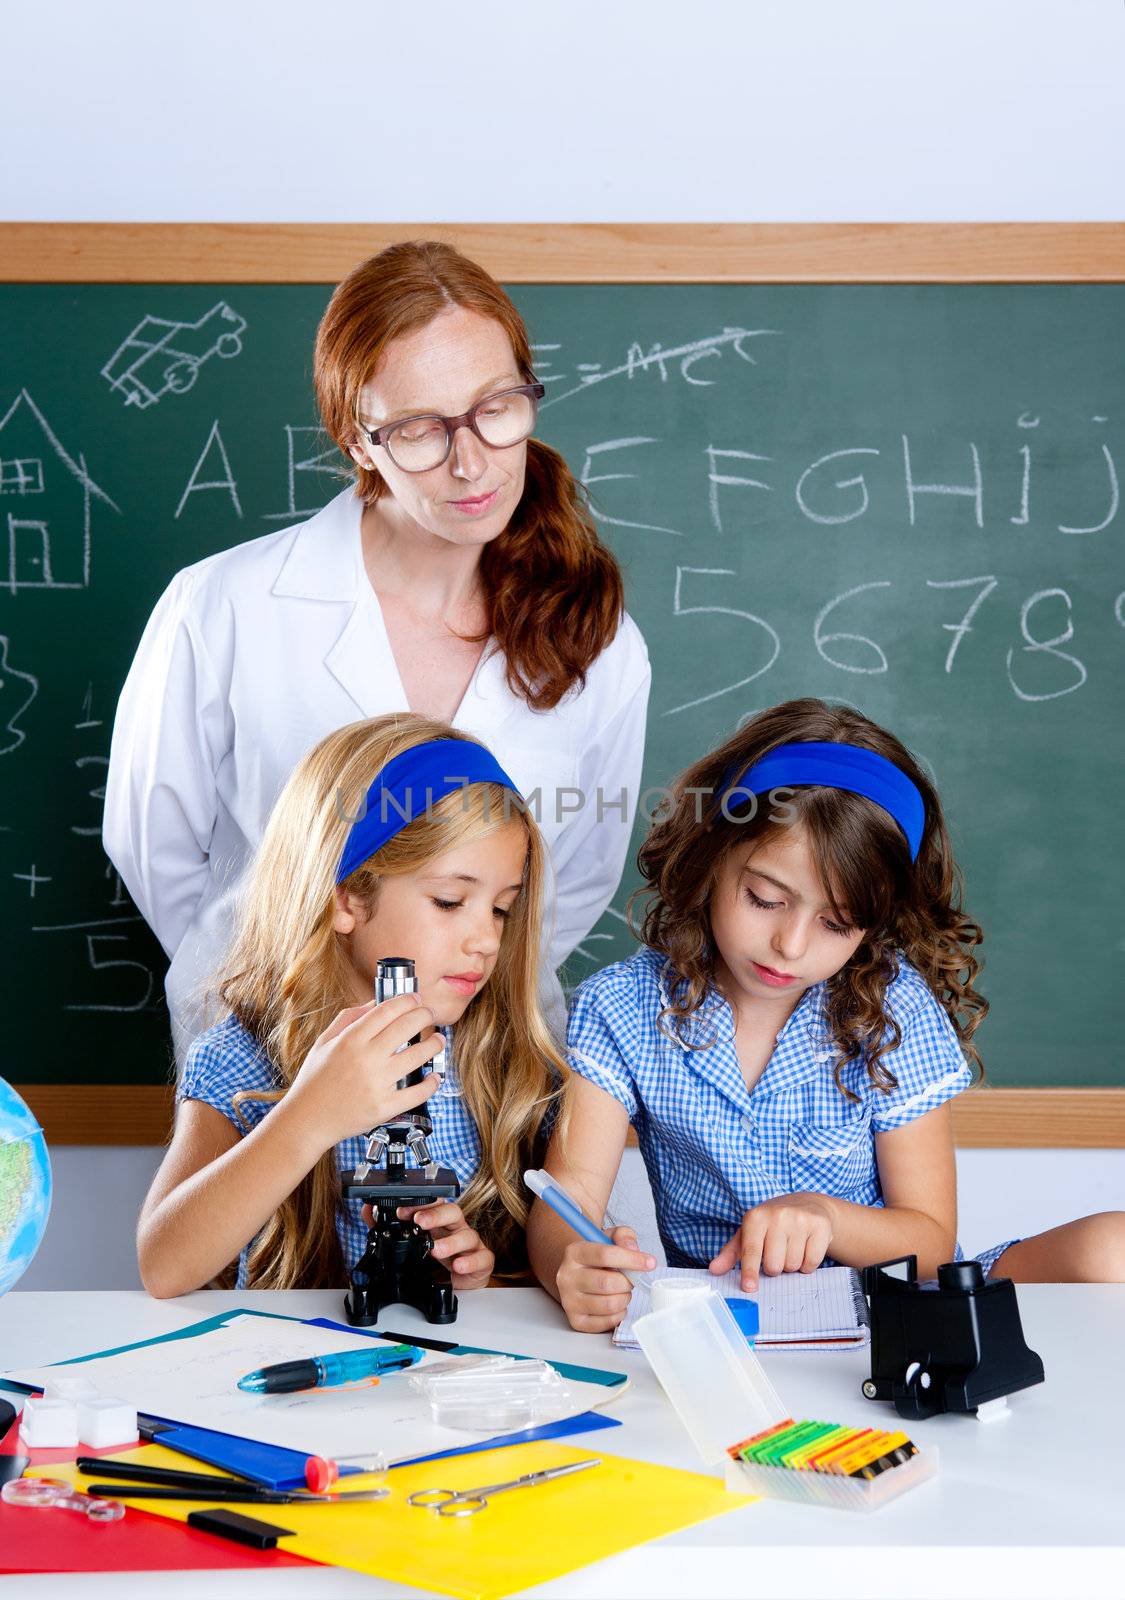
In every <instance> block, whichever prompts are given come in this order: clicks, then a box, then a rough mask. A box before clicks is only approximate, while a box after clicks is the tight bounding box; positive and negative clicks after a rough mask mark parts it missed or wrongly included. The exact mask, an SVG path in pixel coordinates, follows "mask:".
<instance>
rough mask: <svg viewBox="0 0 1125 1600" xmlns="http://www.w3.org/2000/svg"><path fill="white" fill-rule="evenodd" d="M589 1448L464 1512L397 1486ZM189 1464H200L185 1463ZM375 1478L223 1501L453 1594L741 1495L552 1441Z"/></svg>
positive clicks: (463, 1479) (367, 1565)
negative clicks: (417, 1498)
mask: <svg viewBox="0 0 1125 1600" xmlns="http://www.w3.org/2000/svg"><path fill="white" fill-rule="evenodd" d="M591 1456H598V1457H599V1458H600V1460H601V1462H602V1465H601V1466H600V1467H594V1468H592V1469H591V1470H590V1471H589V1472H582V1473H578V1474H576V1475H575V1476H574V1477H571V1478H560V1479H557V1480H556V1481H555V1482H553V1483H543V1484H536V1485H535V1486H534V1487H532V1488H530V1489H516V1490H514V1491H512V1492H511V1493H510V1494H505V1495H500V1496H498V1497H497V1498H496V1499H495V1500H493V1501H491V1502H490V1503H489V1505H488V1507H487V1508H486V1509H485V1510H484V1511H482V1512H480V1514H479V1515H477V1516H475V1517H456V1518H454V1517H438V1516H437V1515H436V1514H435V1513H434V1512H433V1511H428V1510H425V1509H423V1508H421V1507H417V1506H411V1505H408V1504H407V1496H408V1495H409V1494H411V1493H413V1491H414V1490H415V1489H432V1488H442V1489H469V1488H476V1487H478V1486H479V1485H480V1484H484V1483H498V1482H500V1481H501V1480H502V1479H507V1478H515V1477H518V1476H519V1475H520V1474H521V1473H524V1472H538V1471H539V1470H541V1469H542V1468H544V1467H555V1466H561V1465H562V1464H563V1463H564V1462H569V1461H582V1460H586V1459H588V1458H589V1457H591ZM120 1459H121V1460H123V1461H124V1460H128V1461H147V1462H151V1463H152V1464H153V1465H154V1466H166V1467H177V1468H179V1469H180V1470H184V1468H185V1465H187V1464H186V1463H185V1461H184V1458H183V1456H179V1455H176V1454H174V1453H173V1452H172V1451H170V1450H164V1449H161V1447H160V1446H159V1445H146V1446H144V1447H142V1448H141V1449H138V1450H130V1451H125V1452H123V1453H122V1455H121V1458H120ZM39 1470H40V1472H42V1473H43V1474H44V1475H46V1474H47V1473H49V1474H50V1475H51V1476H52V1477H67V1478H70V1479H71V1480H72V1481H73V1482H75V1483H77V1484H78V1485H79V1486H80V1487H81V1486H82V1485H84V1484H89V1483H91V1482H104V1483H109V1482H112V1477H111V1471H110V1469H108V1468H107V1469H104V1470H103V1471H102V1473H101V1474H100V1475H99V1477H98V1478H90V1477H84V1476H83V1475H82V1474H80V1473H79V1472H77V1470H76V1469H75V1468H74V1467H72V1466H68V1465H64V1464H59V1465H52V1466H50V1467H46V1468H40V1469H39ZM190 1470H191V1471H193V1472H199V1471H206V1470H207V1468H206V1467H204V1466H203V1464H202V1463H200V1462H192V1463H190ZM379 1481H380V1482H385V1483H386V1484H387V1485H388V1487H389V1488H390V1490H391V1494H390V1496H389V1497H388V1498H387V1499H386V1500H376V1501H366V1502H365V1501H356V1502H355V1503H353V1504H350V1505H341V1506H326V1505H309V1506H297V1505H266V1506H262V1507H261V1508H260V1509H256V1508H255V1507H254V1506H251V1505H247V1506H235V1507H232V1509H234V1510H240V1511H244V1512H245V1513H246V1514H247V1515H248V1516H261V1517H262V1518H264V1519H265V1520H266V1521H269V1522H274V1523H277V1524H279V1525H280V1526H281V1527H283V1528H292V1529H293V1530H294V1532H295V1535H296V1537H295V1538H292V1539H283V1540H281V1541H280V1543H279V1545H278V1548H279V1549H285V1550H288V1551H290V1552H291V1553H292V1554H294V1555H300V1556H307V1557H308V1558H309V1559H310V1560H313V1561H323V1562H326V1563H328V1564H329V1565H331V1566H337V1567H352V1568H354V1569H355V1570H356V1571H357V1572H369V1573H371V1574H373V1576H375V1577H378V1578H386V1579H388V1580H390V1581H393V1582H397V1583H406V1584H412V1585H415V1586H417V1587H418V1588H421V1589H437V1590H439V1591H441V1592H443V1593H445V1594H449V1595H455V1596H457V1597H459V1600H500V1597H501V1596H503V1595H509V1594H512V1593H514V1592H515V1591H516V1590H519V1589H526V1588H530V1587H531V1585H532V1584H536V1583H545V1582H546V1581H547V1579H549V1578H557V1577H559V1576H560V1575H561V1574H563V1573H566V1572H573V1571H574V1570H575V1568H576V1567H584V1566H587V1565H588V1564H589V1563H590V1562H592V1561H601V1560H602V1559H604V1557H606V1556H611V1555H615V1554H616V1553H617V1552H618V1551H620V1550H627V1549H630V1548H631V1547H632V1546H633V1545H638V1544H644V1543H646V1542H647V1541H648V1540H649V1539H658V1538H660V1537H661V1536H662V1535H664V1534H669V1533H675V1532H676V1531H677V1530H678V1529H680V1528H688V1527H690V1526H691V1525H692V1524H693V1523H696V1522H704V1521H706V1520H707V1518H709V1517H715V1516H719V1515H721V1513H723V1512H725V1511H733V1510H735V1509H737V1508H739V1507H741V1506H745V1505H749V1504H750V1503H751V1501H750V1500H749V1499H748V1498H746V1497H744V1496H741V1495H735V1494H730V1493H729V1492H728V1491H727V1490H726V1489H725V1488H724V1487H723V1482H722V1479H721V1478H711V1477H707V1476H705V1475H704V1474H702V1473H698V1472H682V1471H680V1470H678V1469H677V1468H674V1467H654V1466H651V1465H649V1464H648V1463H647V1462H643V1461H629V1460H627V1459H625V1458H624V1457H622V1456H611V1455H605V1454H603V1452H602V1451H600V1450H598V1449H596V1448H593V1449H577V1448H575V1447H574V1446H573V1445H562V1444H552V1443H542V1444H521V1445H508V1446H506V1447H505V1448H504V1449H501V1450H482V1451H480V1452H478V1453H477V1454H475V1455H468V1456H456V1457H454V1458H452V1459H450V1460H446V1461H429V1462H423V1463H421V1464H420V1465H415V1466H410V1467H397V1468H395V1469H394V1470H393V1471H392V1472H390V1473H389V1474H388V1475H387V1477H386V1479H384V1480H379ZM374 1482H375V1480H373V1479H368V1478H360V1477H349V1478H348V1479H347V1480H346V1483H347V1487H348V1488H353V1487H354V1488H365V1487H368V1486H371V1485H372V1484H373V1483H374ZM122 1498H126V1497H124V1496H123V1497H122ZM134 1503H135V1504H136V1506H137V1508H138V1509H139V1510H143V1511H148V1512H152V1513H154V1514H155V1515H157V1516H165V1517H172V1518H174V1519H175V1520H176V1521H179V1522H183V1521H186V1519H187V1515H188V1513H189V1512H190V1511H198V1510H200V1509H202V1508H203V1506H204V1504H205V1502H203V1501H181V1500H148V1501H136V1502H134Z"/></svg>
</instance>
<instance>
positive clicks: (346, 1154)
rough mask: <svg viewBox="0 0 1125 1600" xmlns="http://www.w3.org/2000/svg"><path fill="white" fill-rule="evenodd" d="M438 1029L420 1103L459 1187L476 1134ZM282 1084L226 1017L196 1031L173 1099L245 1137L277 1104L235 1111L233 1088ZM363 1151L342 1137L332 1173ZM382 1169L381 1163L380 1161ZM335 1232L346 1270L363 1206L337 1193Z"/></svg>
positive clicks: (357, 1160) (476, 1148)
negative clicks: (196, 1103)
mask: <svg viewBox="0 0 1125 1600" xmlns="http://www.w3.org/2000/svg"><path fill="white" fill-rule="evenodd" d="M442 1031H443V1033H445V1037H446V1050H445V1067H446V1071H445V1080H444V1082H443V1083H442V1086H441V1088H440V1089H439V1090H438V1091H437V1093H436V1094H434V1095H432V1096H431V1097H430V1099H429V1100H428V1101H427V1102H426V1109H427V1110H428V1112H429V1114H430V1117H431V1118H432V1120H433V1125H434V1131H433V1137H432V1138H431V1139H429V1140H427V1143H428V1144H429V1147H430V1153H431V1155H432V1156H433V1159H434V1160H435V1161H437V1162H439V1163H440V1164H441V1165H442V1166H446V1167H452V1168H453V1171H454V1172H455V1173H456V1174H457V1180H458V1182H459V1183H460V1185H461V1187H462V1189H464V1188H465V1187H466V1186H467V1185H468V1183H469V1182H470V1180H471V1179H472V1177H473V1174H474V1173H475V1172H476V1170H477V1167H478V1165H479V1163H480V1137H479V1135H478V1133H477V1129H476V1124H475V1123H474V1121H473V1119H472V1116H471V1115H470V1113H469V1108H468V1106H467V1105H466V1104H465V1102H464V1100H463V1098H462V1096H461V1089H460V1084H459V1081H458V1078H457V1072H456V1068H455V1066H454V1062H453V1051H452V1049H451V1034H450V1032H449V1031H447V1030H445V1029H443V1030H442ZM283 1087H284V1085H283V1082H282V1079H281V1076H280V1074H279V1073H278V1071H277V1069H276V1068H275V1067H274V1065H273V1063H272V1061H271V1060H270V1058H269V1056H268V1055H267V1054H266V1052H265V1050H264V1049H263V1048H262V1046H261V1045H260V1044H259V1043H258V1041H257V1039H256V1038H255V1037H254V1035H253V1034H252V1033H249V1032H247V1030H246V1029H245V1028H244V1027H243V1026H242V1024H241V1023H240V1022H239V1021H238V1020H237V1018H235V1017H233V1016H229V1017H227V1018H225V1019H224V1020H223V1021H222V1022H219V1023H216V1024H215V1026H214V1027H213V1028H208V1030H207V1032H206V1033H201V1034H200V1035H199V1037H198V1039H196V1040H195V1041H194V1043H193V1044H192V1046H191V1048H190V1050H189V1051H188V1055H187V1061H186V1062H185V1064H184V1071H183V1075H182V1077H181V1079H180V1083H179V1086H178V1088H177V1090H176V1097H177V1099H179V1100H202V1101H203V1103H204V1104H205V1105H209V1106H214V1108H215V1110H216V1111H221V1112H222V1114H223V1116H224V1117H226V1118H227V1120H228V1121H229V1122H230V1123H231V1124H232V1125H233V1126H234V1127H235V1128H237V1129H238V1132H239V1133H240V1134H246V1133H249V1132H250V1131H251V1129H253V1128H255V1127H257V1125H258V1123H259V1122H260V1121H261V1120H262V1118H263V1117H264V1116H266V1115H267V1114H268V1113H269V1111H271V1110H272V1108H273V1106H274V1105H275V1104H276V1102H275V1101H270V1100H240V1101H239V1104H238V1107H237V1109H236V1107H235V1105H234V1103H233V1098H232V1097H233V1096H234V1095H235V1094H237V1092H238V1091H239V1090H240V1089H254V1090H267V1091H275V1090H278V1089H281V1088H283ZM239 1111H241V1113H242V1117H241V1118H240V1117H239ZM366 1152H367V1143H366V1140H365V1139H364V1138H363V1137H362V1136H361V1135H356V1137H355V1138H352V1139H342V1140H341V1141H340V1143H339V1144H338V1145H337V1146H336V1166H337V1169H338V1170H339V1171H340V1172H345V1171H350V1170H351V1169H352V1168H354V1167H357V1166H359V1165H360V1164H361V1163H362V1162H363V1161H365V1160H366V1159H367V1156H366ZM379 1164H380V1163H378V1162H375V1163H372V1165H379ZM381 1164H383V1165H385V1164H386V1163H385V1159H383V1160H382V1162H381ZM336 1232H337V1233H338V1235H339V1238H340V1248H341V1250H342V1251H343V1254H344V1262H345V1264H346V1266H347V1268H348V1270H349V1271H350V1269H351V1268H352V1266H353V1265H354V1264H355V1262H356V1261H357V1260H358V1259H359V1257H360V1256H361V1255H362V1254H363V1250H364V1247H365V1246H366V1244H367V1224H366V1223H365V1222H364V1221H363V1217H362V1201H359V1200H345V1199H344V1198H343V1197H342V1196H341V1199H340V1210H339V1211H338V1212H337V1216H336ZM248 1253H249V1246H247V1248H246V1249H245V1250H243V1252H242V1254H241V1255H240V1256H239V1258H238V1283H237V1285H236V1287H237V1288H239V1289H244V1288H245V1287H246V1261H247V1256H248Z"/></svg>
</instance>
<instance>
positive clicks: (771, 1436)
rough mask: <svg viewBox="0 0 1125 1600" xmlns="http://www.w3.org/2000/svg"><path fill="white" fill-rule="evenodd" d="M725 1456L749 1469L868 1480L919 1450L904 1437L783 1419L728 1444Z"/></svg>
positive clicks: (867, 1429)
mask: <svg viewBox="0 0 1125 1600" xmlns="http://www.w3.org/2000/svg"><path fill="white" fill-rule="evenodd" d="M729 1454H730V1455H731V1457H732V1458H733V1459H734V1460H735V1461H745V1462H746V1463H747V1464H748V1465H750V1466H756V1467H786V1468H789V1469H790V1470H791V1471H794V1472H822V1473H827V1474H829V1475H830V1476H832V1477H837V1478H864V1479H867V1480H871V1479H873V1478H878V1477H879V1476H880V1475H881V1474H882V1473H884V1472H889V1471H890V1470H891V1469H892V1468H894V1467H901V1466H902V1465H904V1463H905V1462H907V1461H909V1460H910V1459H911V1457H912V1456H916V1455H917V1454H918V1449H917V1446H916V1445H914V1444H913V1443H912V1442H911V1441H910V1440H909V1439H908V1438H907V1437H906V1435H905V1433H888V1432H886V1431H885V1430H884V1429H882V1428H847V1427H843V1426H841V1425H840V1424H839V1423H835V1422H795V1421H794V1420H793V1418H792V1417H786V1419H785V1421H784V1422H776V1423H774V1425H773V1426H772V1427H770V1428H764V1429H763V1430H762V1432H761V1433H756V1434H754V1435H753V1436H752V1437H751V1438H749V1439H743V1440H742V1442H741V1443H740V1444H733V1445H731V1446H730V1448H729Z"/></svg>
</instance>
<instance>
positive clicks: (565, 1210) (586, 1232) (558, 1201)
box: [523, 1167, 643, 1283]
mask: <svg viewBox="0 0 1125 1600" xmlns="http://www.w3.org/2000/svg"><path fill="white" fill-rule="evenodd" d="M523 1181H524V1183H526V1185H527V1187H528V1188H529V1189H530V1190H531V1192H532V1194H534V1195H537V1196H538V1197H539V1199H540V1200H542V1202H543V1204H544V1205H545V1206H550V1208H551V1210H552V1211H553V1212H554V1213H555V1216H556V1217H561V1218H562V1220H563V1221H564V1222H565V1223H566V1225H567V1227H569V1228H573V1229H574V1231H575V1233H576V1234H577V1235H578V1236H579V1238H580V1239H585V1240H586V1242H587V1244H612V1243H613V1239H612V1238H611V1237H610V1235H609V1234H608V1233H606V1232H605V1230H604V1229H602V1228H599V1227H598V1225H597V1223H595V1222H591V1221H590V1219H589V1217H588V1216H587V1215H586V1213H585V1212H584V1211H583V1209H582V1207H581V1206H580V1205H579V1204H578V1203H577V1201H575V1200H572V1199H571V1197H570V1196H569V1195H568V1194H567V1192H566V1190H565V1189H564V1188H563V1187H562V1185H561V1184H560V1183H557V1182H556V1181H555V1179H554V1178H552V1177H551V1175H550V1173H549V1172H544V1171H542V1169H541V1168H537V1167H533V1168H532V1169H531V1170H530V1171H529V1172H525V1173H524V1175H523ZM642 1253H643V1252H642ZM613 1270H614V1272H620V1274H621V1276H622V1277H623V1278H628V1280H629V1282H630V1283H633V1282H635V1279H634V1278H633V1275H632V1273H629V1272H626V1271H625V1269H624V1267H614V1269H613Z"/></svg>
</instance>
